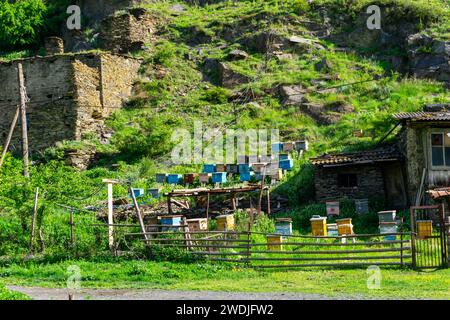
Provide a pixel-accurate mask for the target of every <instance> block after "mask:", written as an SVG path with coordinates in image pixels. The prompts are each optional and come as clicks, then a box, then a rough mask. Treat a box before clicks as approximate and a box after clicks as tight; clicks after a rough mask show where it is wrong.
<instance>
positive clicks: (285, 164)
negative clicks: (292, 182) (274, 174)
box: [280, 159, 294, 171]
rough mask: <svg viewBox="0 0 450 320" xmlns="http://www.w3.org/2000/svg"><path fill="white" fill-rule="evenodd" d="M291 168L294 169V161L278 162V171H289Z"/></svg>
mask: <svg viewBox="0 0 450 320" xmlns="http://www.w3.org/2000/svg"><path fill="white" fill-rule="evenodd" d="M292 168H294V160H292V159H288V160H280V169H283V170H288V171H290V170H292Z"/></svg>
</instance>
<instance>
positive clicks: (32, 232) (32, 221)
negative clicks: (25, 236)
mask: <svg viewBox="0 0 450 320" xmlns="http://www.w3.org/2000/svg"><path fill="white" fill-rule="evenodd" d="M38 198H39V187H38V188H36V193H35V195H34V209H33V215H32V217H31V235H30V254H32V253H33V240H34V225H35V221H36V214H37V207H38Z"/></svg>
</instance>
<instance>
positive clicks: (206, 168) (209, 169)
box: [203, 164, 216, 173]
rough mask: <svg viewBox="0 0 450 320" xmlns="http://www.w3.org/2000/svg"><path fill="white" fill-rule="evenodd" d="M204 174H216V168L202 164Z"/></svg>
mask: <svg viewBox="0 0 450 320" xmlns="http://www.w3.org/2000/svg"><path fill="white" fill-rule="evenodd" d="M203 172H204V173H213V172H216V166H215V165H214V164H204V165H203Z"/></svg>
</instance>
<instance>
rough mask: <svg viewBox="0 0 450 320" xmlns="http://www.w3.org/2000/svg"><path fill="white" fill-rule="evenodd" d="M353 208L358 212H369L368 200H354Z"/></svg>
mask: <svg viewBox="0 0 450 320" xmlns="http://www.w3.org/2000/svg"><path fill="white" fill-rule="evenodd" d="M355 209H356V212H357V213H358V214H366V213H368V212H369V200H368V199H357V200H355Z"/></svg>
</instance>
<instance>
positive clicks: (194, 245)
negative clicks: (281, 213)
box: [142, 240, 247, 249]
mask: <svg viewBox="0 0 450 320" xmlns="http://www.w3.org/2000/svg"><path fill="white" fill-rule="evenodd" d="M142 241H147V240H142ZM155 246H161V247H178V248H187V247H192V248H217V249H246V248H247V246H244V245H240V246H237V245H236V246H229V245H215V244H192V245H189V246H187V245H185V244H174V243H157V244H155Z"/></svg>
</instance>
